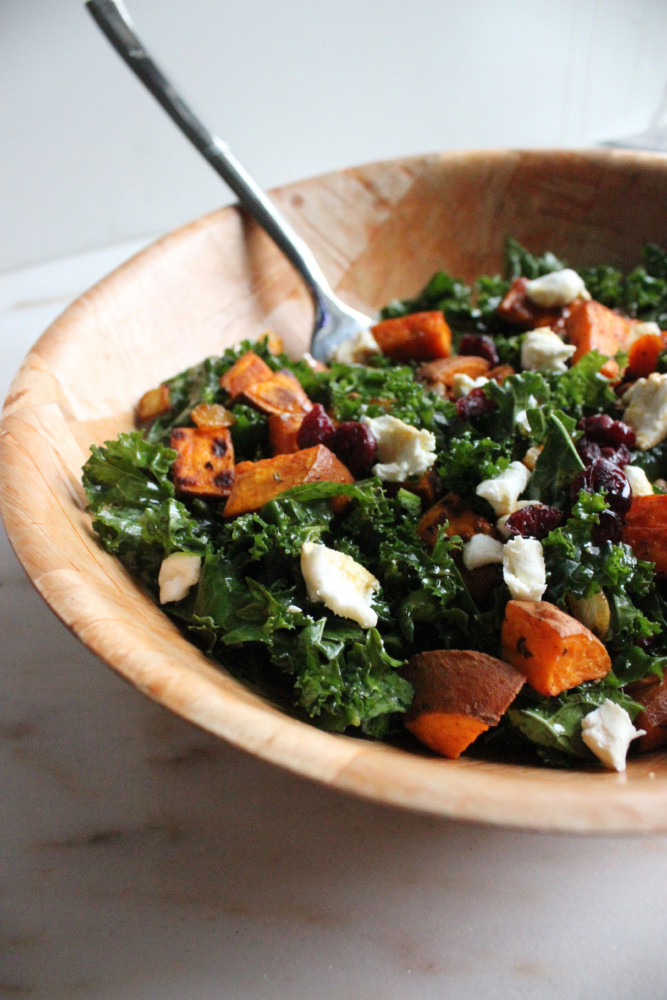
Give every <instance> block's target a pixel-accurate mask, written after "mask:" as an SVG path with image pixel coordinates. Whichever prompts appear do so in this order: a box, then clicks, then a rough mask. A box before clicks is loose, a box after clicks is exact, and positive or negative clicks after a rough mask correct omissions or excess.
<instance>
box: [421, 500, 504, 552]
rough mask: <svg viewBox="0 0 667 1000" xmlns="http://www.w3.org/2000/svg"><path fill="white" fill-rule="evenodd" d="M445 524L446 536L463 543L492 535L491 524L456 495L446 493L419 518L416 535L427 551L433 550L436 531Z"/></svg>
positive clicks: (436, 535)
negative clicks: (457, 538) (474, 538)
mask: <svg viewBox="0 0 667 1000" xmlns="http://www.w3.org/2000/svg"><path fill="white" fill-rule="evenodd" d="M445 523H447V527H446V528H445V533H446V534H447V536H448V537H449V538H451V537H452V536H453V535H459V536H460V537H461V539H462V540H463V541H464V542H468V541H470V539H471V538H472V536H473V535H479V534H483V535H491V534H492V533H493V525H492V524H491V522H490V521H487V520H486V518H484V517H482V516H481V514H477V513H476V512H475V511H474V510H473V509H472V507H469V506H468V504H467V503H466V502H465V501H464V500H462V499H461V497H460V496H458V494H457V493H447V494H446V495H445V496H444V497H443V498H442V499H441V500H438V502H437V503H435V504H433V506H432V507H430V508H429V509H428V510H427V511H426V512H425V513H424V514H423V515H422V516H421V518H420V520H419V523H418V524H417V534H418V535H419V537H420V538H421V540H422V542H423V543H424V545H425V546H426V548H427V549H432V548H433V546H434V545H435V543H436V539H437V537H438V530H439V528H440V527H441V526H442V525H443V524H445Z"/></svg>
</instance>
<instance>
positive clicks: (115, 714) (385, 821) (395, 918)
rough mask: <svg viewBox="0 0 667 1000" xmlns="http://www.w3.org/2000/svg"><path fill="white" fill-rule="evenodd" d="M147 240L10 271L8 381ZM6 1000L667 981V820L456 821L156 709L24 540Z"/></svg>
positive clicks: (5, 912) (12, 664)
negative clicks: (329, 780) (525, 828)
mask: <svg viewBox="0 0 667 1000" xmlns="http://www.w3.org/2000/svg"><path fill="white" fill-rule="evenodd" d="M138 246H139V244H126V245H123V246H119V247H113V248H111V249H109V250H105V251H101V252H97V253H93V254H88V255H84V256H80V257H75V258H70V259H67V260H62V261H56V262H54V263H52V264H47V265H42V266H40V267H35V268H31V269H27V270H21V271H13V272H8V273H5V274H0V398H4V396H5V394H6V392H7V389H8V387H9V383H10V380H11V377H12V376H13V374H14V372H15V371H16V369H17V368H18V366H19V364H20V362H21V360H22V358H23V356H24V355H25V354H26V353H27V351H28V349H29V348H30V346H31V344H32V343H33V342H34V341H35V340H36V339H37V337H38V336H39V334H40V333H41V332H42V331H43V329H44V328H45V327H46V326H47V325H48V323H49V322H50V320H51V319H52V318H53V317H54V316H55V315H56V314H57V313H58V312H59V311H60V309H61V308H62V307H64V305H66V304H67V302H68V301H70V300H71V299H72V298H74V297H76V296H77V295H78V294H79V293H80V292H81V291H83V290H84V288H86V287H88V286H89V285H90V284H92V283H93V282H94V281H95V280H96V279H97V278H99V277H101V276H102V275H103V274H104V273H106V272H107V271H108V270H110V269H111V268H112V267H113V266H114V265H115V264H116V263H117V262H119V261H121V260H123V259H124V258H126V257H127V256H128V255H129V254H130V253H131V252H133V251H134V250H135V249H138ZM0 630H1V634H2V639H3V641H2V652H1V653H0V670H1V671H2V687H1V689H0V690H1V694H0V754H1V765H0V767H1V772H0V773H1V778H0V796H1V802H2V808H0V853H1V858H2V864H1V866H0V889H1V894H0V907H1V910H2V918H1V922H0V928H1V930H0V996H2V997H7V998H11V997H30V998H31V1000H184V998H187V1000H214V998H215V1000H218V998H234V1000H245V998H249V1000H250V998H252V1000H261V998H271V1000H282V998H285V1000H288V998H289V1000H294V998H309V997H317V998H320V1000H328V998H338V997H347V996H359V997H363V998H364V1000H373V998H382V1000H392V998H399V997H400V998H401V1000H413V998H415V1000H417V998H419V1000H424V998H436V997H437V998H442V997H459V996H472V995H477V996H480V997H483V998H485V1000H496V998H503V1000H504V998H509V997H511V998H513V1000H521V998H524V997H539V998H544V1000H550V998H554V1000H555V998H559V1000H560V998H562V997H566V996H567V997H569V998H572V1000H576V998H584V997H587V998H588V997H592V996H596V997H598V996H599V997H605V998H606V1000H632V998H638V1000H639V998H641V1000H651V998H656V1000H658V998H662V997H664V995H665V986H664V984H665V980H666V979H667V954H666V950H665V945H664V938H665V928H666V927H667V904H666V902H665V891H664V884H665V880H666V879H667V837H664V836H649V837H642V838H630V837H616V838H598V837H591V838H583V837H575V836H563V835H546V834H536V833H532V832H517V831H513V830H504V829H496V828H493V827H484V826H477V825H471V824H462V823H455V822H447V821H444V820H439V819H434V818H431V817H425V816H420V815H412V814H410V813H408V812H402V811H398V810H394V809H391V808H388V807H384V806H379V805H375V804H372V803H369V802H366V801H363V800H359V799H356V798H352V797H346V796H343V795H342V794H340V793H338V792H334V791H332V790H330V789H328V788H323V787H320V786H318V785H317V784H314V783H311V782H309V781H306V780H304V779H301V778H298V777H295V776H294V775H292V774H289V773H287V772H284V771H281V770H279V769H278V768H275V767H273V766H270V765H268V764H266V763H264V762H262V761H259V760H255V759H254V758H252V757H250V756H248V755H246V754H244V753H242V752H240V751H238V750H236V749H234V748H232V747H230V746H228V745H226V744H225V743H223V742H221V741H220V740H218V739H216V738H214V737H212V736H210V735H208V734H206V733H204V732H201V731H199V730H198V729H195V728H194V727H193V726H191V725H189V724H187V723H186V722H184V721H182V720H180V719H179V718H177V717H175V716H173V715H171V714H170V713H169V712H168V711H166V710H165V709H163V708H162V707H161V706H159V705H156V704H153V703H152V702H150V701H149V700H148V699H146V698H145V697H143V696H142V695H140V694H139V693H138V692H137V691H135V690H134V689H133V688H131V687H129V686H128V685H126V684H125V683H124V682H123V681H121V680H120V679H119V678H118V677H117V676H116V675H115V674H114V673H113V672H112V671H110V670H109V669H108V668H107V667H106V666H104V665H103V664H102V663H101V662H100V661H99V660H97V658H96V657H94V656H93V655H92V654H90V653H89V652H88V651H87V650H86V649H85V648H84V647H83V646H82V645H80V643H79V642H78V641H77V640H75V639H74V638H73V636H71V635H70V634H69V632H68V631H67V630H66V629H65V628H64V626H62V625H61V624H60V622H59V621H58V620H57V619H56V618H55V616H54V615H53V614H52V613H51V612H50V611H49V609H48V608H47V607H46V605H45V604H44V603H43V602H42V600H41V598H39V597H38V596H37V594H36V593H35V592H34V591H33V590H32V587H31V585H30V584H29V583H28V581H27V579H26V577H25V575H24V573H23V570H22V569H21V567H20V566H19V564H18V563H17V561H16V559H15V557H14V555H13V553H12V551H11V549H10V546H9V543H8V541H7V538H6V535H5V534H4V532H3V533H2V534H1V536H0Z"/></svg>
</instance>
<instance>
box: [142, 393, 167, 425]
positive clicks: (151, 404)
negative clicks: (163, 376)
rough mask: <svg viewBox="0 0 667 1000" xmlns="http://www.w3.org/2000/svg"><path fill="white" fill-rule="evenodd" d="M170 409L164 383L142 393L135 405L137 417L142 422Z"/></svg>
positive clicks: (153, 418)
mask: <svg viewBox="0 0 667 1000" xmlns="http://www.w3.org/2000/svg"><path fill="white" fill-rule="evenodd" d="M170 409H171V400H170V398H169V388H168V386H166V385H159V386H158V387H157V389H149V390H148V392H145V393H144V394H143V396H142V397H141V399H140V400H139V404H138V406H137V417H138V418H139V420H140V421H141V423H142V424H145V423H147V422H148V421H149V420H155V418H156V417H160V416H162V414H163V413H168V412H169V410H170Z"/></svg>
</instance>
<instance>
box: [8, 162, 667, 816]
mask: <svg viewBox="0 0 667 1000" xmlns="http://www.w3.org/2000/svg"><path fill="white" fill-rule="evenodd" d="M275 198H276V200H277V201H278V202H279V204H280V206H281V207H282V209H283V210H284V212H285V214H286V215H287V216H288V217H289V218H290V220H291V221H292V223H293V225H294V226H295V228H296V229H297V231H299V232H300V233H301V235H302V236H303V237H304V238H305V240H306V242H307V243H308V244H309V245H310V247H311V248H312V250H313V252H314V253H315V256H316V258H317V259H318V261H319V262H320V264H321V266H322V268H323V270H324V272H325V273H326V274H327V276H328V277H329V279H330V281H331V284H332V285H333V287H335V288H337V289H338V291H339V292H340V293H341V295H342V296H343V297H344V298H346V299H347V300H348V301H349V302H350V303H351V304H353V305H358V306H363V307H365V308H370V309H377V308H378V307H379V306H381V305H382V304H384V303H385V302H387V301H389V300H390V299H392V298H395V297H401V296H407V295H410V294H413V293H414V292H415V291H417V289H418V288H420V287H421V286H422V285H423V284H424V282H425V281H426V280H427V278H428V277H430V275H431V274H432V273H433V272H434V271H435V270H437V269H439V268H444V269H447V270H449V271H451V272H453V273H454V274H457V275H458V276H460V277H462V278H464V279H466V280H471V279H473V278H474V277H475V276H476V275H477V274H479V273H482V272H486V273H488V272H496V271H498V270H499V269H500V266H501V259H502V247H503V242H504V240H505V238H506V236H508V235H511V236H514V237H516V238H517V239H519V240H520V241H521V242H522V243H524V244H525V245H526V246H528V248H529V249H531V250H534V251H535V252H542V251H543V250H546V249H549V250H552V251H553V252H554V253H556V254H557V255H559V256H561V257H562V258H564V259H566V260H567V261H568V263H570V264H571V265H572V266H574V267H577V266H584V265H589V264H593V263H600V262H606V263H610V264H613V265H616V266H620V267H626V268H627V267H631V266H634V265H635V264H636V263H637V262H638V260H639V254H640V250H641V247H642V246H643V245H644V244H646V243H649V242H656V243H664V242H665V236H664V234H665V233H666V232H667V159H665V158H663V157H660V156H652V155H648V154H646V155H645V154H636V153H626V152H619V151H610V150H604V151H603V150H601V151H592V152H587V153H583V152H582V153H575V152H550V151H541V152H540V151H532V152H531V151H515V152H509V151H505V152H475V153H447V154H437V155H436V154H434V155H429V156H424V157H418V158H411V159H403V160H396V161H391V162H386V163H379V164H372V165H369V166H365V167H360V168H354V169H349V170H344V171H340V172H337V173H334V174H330V175H327V176H324V177H320V178H315V179H312V180H309V181H305V182H302V183H298V184H294V185H290V186H288V187H285V188H282V189H280V190H279V191H276V192H275ZM311 318H312V307H311V304H310V301H309V298H308V296H307V294H306V292H305V291H304V288H303V286H302V285H301V283H300V281H299V279H298V278H297V277H296V276H295V274H294V273H293V271H292V270H291V268H290V266H289V265H288V264H287V263H286V261H285V260H284V258H283V257H282V256H281V254H280V253H279V252H278V251H277V250H276V249H275V247H274V246H273V244H272V243H271V242H270V241H269V240H268V238H267V237H266V236H265V234H264V233H262V232H261V231H259V230H258V229H257V227H256V226H254V225H253V224H251V223H248V222H247V220H245V219H244V218H243V216H242V215H241V214H240V213H239V212H238V211H237V210H236V209H235V208H228V209H224V210H222V211H219V212H216V213H214V214H212V215H210V216H207V217H205V218H203V219H200V220H198V221H196V222H194V223H192V224H190V225H189V226H186V227H185V228H183V229H181V230H178V231H176V232H175V233H173V234H170V235H169V236H167V237H165V238H163V239H161V240H159V241H158V242H157V243H155V244H154V245H153V246H151V247H149V248H148V249H147V250H145V251H144V252H142V253H141V254H140V255H139V256H137V257H135V258H133V259H132V260H130V261H128V262H127V263H126V264H125V265H123V266H122V267H121V268H120V269H118V270H117V271H115V272H114V273H113V274H112V275H110V276H109V277H108V278H106V279H105V280H104V281H102V282H101V283H100V284H98V285H96V286H95V287H94V288H93V289H91V290H90V291H89V292H87V293H86V294H85V295H83V296H82V297H81V298H80V299H78V300H77V301H76V302H74V303H73V304H72V305H71V306H70V307H69V308H68V309H67V311H66V312H65V313H64V314H63V315H62V316H61V317H60V318H59V319H58V320H57V321H56V322H55V323H54V324H53V325H52V326H51V327H50V328H49V330H47V331H46V333H45V334H44V335H43V336H42V337H41V339H40V340H39V341H38V343H37V344H36V345H35V347H34V348H33V350H32V351H31V353H30V354H29V355H28V357H27V358H26V360H25V363H24V365H23V366H22V368H21V370H20V371H19V373H18V374H17V376H16V378H15V380H14V382H13V384H12V387H11V389H10V393H9V396H8V398H7V400H6V402H5V407H4V411H3V418H2V425H1V433H0V486H1V488H2V491H1V499H0V503H1V509H2V514H3V517H4V520H5V523H6V526H7V530H8V533H9V536H10V539H11V541H12V544H13V545H14V548H15V549H16V552H17V554H18V556H19V558H20V559H21V561H22V563H23V565H24V566H25V569H26V571H27V573H28V575H29V576H30V577H31V579H32V580H33V582H34V583H35V585H36V586H37V588H38V589H39V591H40V592H41V593H42V595H43V596H44V598H45V599H46V601H47V602H48V603H49V605H50V606H51V607H52V609H53V610H54V611H55V612H56V614H58V615H59V616H60V618H61V619H62V620H63V621H64V622H65V624H66V625H67V626H69V627H70V628H71V629H72V630H73V631H74V632H75V633H76V634H77V635H78V636H79V637H80V639H81V640H82V641H83V642H84V643H85V644H86V645H87V646H89V647H90V648H91V649H92V650H94V651H95V652H96V653H97V654H98V655H99V656H100V657H101V658H102V659H103V660H105V661H106V662H107V663H108V664H110V665H111V666H112V667H113V668H114V669H115V670H117V671H118V672H119V673H120V674H122V675H123V676H124V677H126V678H127V679H128V680H129V681H130V682H132V683H133V684H134V685H136V686H137V687H138V688H139V689H140V690H142V691H144V692H145V693H146V694H148V695H149V696H151V697H152V698H154V699H156V700H158V701H160V702H161V703H163V704H164V705H166V706H168V707H169V708H170V709H172V710H173V711H175V712H177V713H179V714H181V715H183V716H184V717H185V718H187V719H189V720H191V721H192V722H194V723H196V724H198V725H200V726H202V727H204V728H206V729H208V730H210V731H211V732H214V733H216V734H218V735H220V736H221V737H224V738H225V739H227V740H230V741H231V742H233V743H235V744H237V745H238V746H241V747H244V748H245V749H246V750H248V751H250V752H252V753H255V754H258V755H260V756H262V757H264V758H265V759H267V760H271V761H273V762H275V763H278V764H280V765H283V766H286V767H289V768H291V769H293V770H295V771H297V772H299V773H302V774H304V775H308V776H310V777H312V778H314V779H316V780H319V781H322V782H326V783H329V784H332V785H335V786H337V787H339V788H341V789H344V790H346V791H351V792H355V793H357V794H360V795H364V796H368V797H372V798H374V799H377V800H381V801H385V802H387V803H393V804H396V805H400V806H403V807H406V808H411V809H416V810H422V811H425V812H430V813H434V814H440V815H445V816H451V817H458V818H463V819H473V820H481V821H485V822H492V823H501V824H508V825H514V826H521V827H529V828H535V829H553V830H570V831H582V832H614V831H616V832H639V831H649V830H651V831H658V830H667V755H665V754H664V753H656V754H652V755H648V756H646V757H643V758H641V759H637V760H632V761H631V762H630V763H629V767H628V771H627V772H626V773H625V774H623V775H618V774H615V773H610V772H603V771H602V770H597V769H590V770H581V771H576V772H574V771H573V772H562V771H550V770H541V769H537V768H531V767H524V766H518V765H511V764H494V763H488V762H485V761H479V760H473V759H460V760H458V761H446V760H439V759H434V758H431V757H428V756H426V755H419V754H411V753H408V752H405V751H403V750H399V749H396V748H394V747H391V746H388V745H384V744H377V743H370V742H367V741H364V740H360V739H355V738H350V737H346V736H337V735H331V734H327V733H323V732H320V731H319V730H317V729H315V728H314V727H312V726H309V725H306V724H304V723H302V722H300V721H298V720H295V719H294V718H292V717H290V716H289V715H288V714H285V713H283V712H281V711H280V710H279V709H278V708H277V707H275V706H273V705H271V704H270V703H269V702H267V701H265V700H264V699H262V698H261V697H260V696H258V695H257V694H255V693H253V692H251V691H249V690H247V689H246V688H244V687H243V686H242V685H240V684H239V683H237V682H236V681H235V680H233V679H232V678H231V677H230V676H229V675H228V674H227V673H226V672H225V671H224V669H220V668H219V667H218V666H214V665H213V664H212V663H211V662H210V661H208V660H207V659H206V658H205V657H204V656H203V655H202V654H201V653H200V652H198V650H197V649H195V647H193V646H192V645H191V644H190V643H189V642H187V641H186V640H185V639H184V638H183V637H182V636H181V635H180V633H179V632H178V630H177V629H176V628H175V627H174V625H173V624H172V623H171V622H170V621H169V619H167V618H166V617H165V615H163V614H162V612H161V611H160V610H159V608H157V607H156V606H154V605H153V603H152V602H151V601H150V600H149V599H147V598H146V596H145V595H144V594H143V593H142V592H141V591H140V590H139V589H138V588H137V587H136V586H135V585H134V584H133V583H132V581H131V580H130V579H129V577H128V576H127V574H126V573H125V571H124V570H123V569H122V567H121V566H120V565H119V564H118V563H117V562H116V561H115V559H114V558H112V557H111V556H109V555H107V554H106V553H104V552H103V551H102V550H101V549H100V548H99V547H98V545H97V543H96V541H95V538H94V536H93V534H92V532H91V528H90V524H89V519H88V517H87V515H86V513H85V511H84V497H83V492H82V489H81V485H80V475H81V466H82V464H83V462H84V461H85V459H86V457H87V454H88V448H89V446H90V444H91V443H93V442H95V443H102V442H103V441H105V440H108V439H109V438H111V437H113V436H115V435H116V434H117V433H118V432H119V431H121V430H126V429H128V428H129V427H131V426H132V421H133V410H134V406H135V404H136V401H137V399H138V398H139V397H140V396H141V394H142V393H143V392H144V391H145V390H147V389H149V388H152V387H153V386H155V385H157V384H158V383H159V382H160V381H161V380H162V379H164V378H166V377H169V376H170V375H173V374H175V373H176V372H178V371H180V370H181V369H183V368H185V367H186V366H188V365H190V364H192V363H195V362H197V361H199V360H201V359H202V358H204V357H206V356H207V355H210V354H217V353H220V351H221V350H222V349H224V348H225V347H226V346H227V345H229V344H231V343H233V342H236V341H238V340H240V339H243V338H246V337H250V338H255V337H257V336H259V335H261V334H262V333H263V332H265V331H266V330H267V329H272V330H275V331H276V332H277V333H279V334H280V335H281V336H282V337H283V338H284V340H285V343H286V345H287V347H288V349H289V350H290V351H291V352H292V353H294V354H298V353H300V352H302V351H303V350H304V349H306V348H307V346H308V341H309V328H310V322H311Z"/></svg>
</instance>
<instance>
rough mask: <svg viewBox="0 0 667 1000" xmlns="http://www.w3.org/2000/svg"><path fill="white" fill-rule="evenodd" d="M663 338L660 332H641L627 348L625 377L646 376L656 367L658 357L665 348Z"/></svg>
mask: <svg viewBox="0 0 667 1000" xmlns="http://www.w3.org/2000/svg"><path fill="white" fill-rule="evenodd" d="M665 346H666V345H665V339H664V337H663V335H662V334H660V333H643V334H641V335H640V336H639V337H637V338H636V340H633V341H632V343H631V344H630V347H629V348H628V367H627V370H626V372H625V378H628V379H635V378H648V376H649V375H650V374H651V373H652V372H654V371H656V369H657V367H658V358H659V357H660V355H661V354H662V352H663V351H664V349H665Z"/></svg>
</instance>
